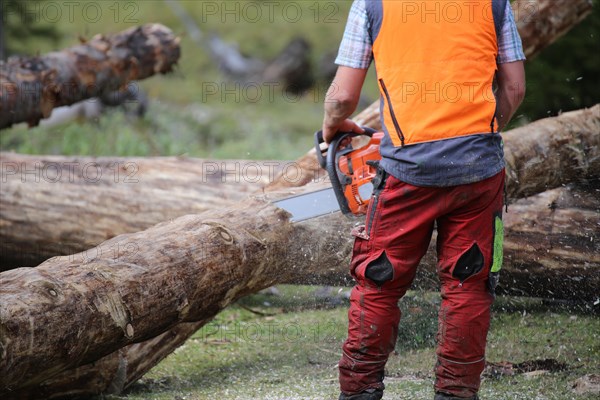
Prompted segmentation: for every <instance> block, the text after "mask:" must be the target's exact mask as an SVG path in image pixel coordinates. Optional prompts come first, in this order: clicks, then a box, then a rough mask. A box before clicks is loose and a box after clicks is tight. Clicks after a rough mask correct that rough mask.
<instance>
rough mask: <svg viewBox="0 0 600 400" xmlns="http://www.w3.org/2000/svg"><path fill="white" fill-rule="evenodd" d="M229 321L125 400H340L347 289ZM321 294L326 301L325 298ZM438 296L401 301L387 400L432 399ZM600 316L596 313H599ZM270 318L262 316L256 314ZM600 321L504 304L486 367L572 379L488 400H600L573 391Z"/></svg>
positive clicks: (515, 385)
mask: <svg viewBox="0 0 600 400" xmlns="http://www.w3.org/2000/svg"><path fill="white" fill-rule="evenodd" d="M279 290H280V291H281V294H280V295H279V296H268V295H266V294H256V295H252V296H249V297H247V298H245V299H242V300H241V301H240V302H239V304H238V305H234V306H233V307H230V308H229V309H227V310H225V311H224V312H222V313H220V314H219V315H218V316H217V317H216V318H215V320H213V321H212V322H211V323H210V324H208V325H207V326H205V327H204V328H203V329H201V330H200V331H198V332H197V333H196V334H195V335H194V336H193V337H192V338H191V339H190V340H188V341H187V343H186V344H185V345H184V346H182V347H181V348H180V349H178V350H177V351H176V352H175V353H173V354H172V355H170V356H169V357H168V358H166V359H165V360H164V361H163V362H162V363H160V364H159V365H157V366H156V367H155V368H154V369H153V370H152V371H151V372H150V373H148V374H147V375H146V376H145V377H144V378H143V379H142V380H141V381H139V382H138V383H136V384H135V385H134V386H133V387H132V388H131V390H130V391H129V392H128V393H127V394H126V395H123V396H110V397H109V398H110V399H112V400H118V399H131V400H137V399H139V400H141V399H223V400H230V399H231V400H233V399H265V400H266V399H281V400H283V399H285V400H291V399H337V395H338V394H339V392H338V384H337V369H336V364H337V361H338V359H339V356H340V346H341V344H342V342H343V340H344V339H345V337H346V327H347V317H346V312H347V305H348V304H347V300H346V297H345V296H343V294H344V292H345V291H347V290H348V289H338V288H331V289H330V290H329V292H328V293H326V294H325V295H323V290H320V289H318V288H316V287H298V286H279ZM317 291H320V292H321V295H317ZM437 298H438V295H437V294H436V293H421V292H418V293H417V292H412V293H409V294H408V295H407V297H406V298H405V299H403V300H402V309H403V312H404V317H403V321H402V322H401V328H402V329H401V331H403V332H404V333H401V337H400V338H399V341H398V344H397V347H396V352H395V353H394V354H392V356H391V357H390V361H389V362H388V365H387V367H386V370H387V371H386V375H387V377H386V385H387V390H386V395H385V397H384V399H392V398H393V399H411V400H419V399H431V398H432V397H433V389H432V382H433V373H432V368H433V365H434V362H435V356H434V342H433V339H432V337H431V335H432V333H435V322H434V323H433V324H432V320H435V313H436V310H437V305H438V304H439V302H438V300H437ZM596 311H597V310H596ZM257 312H258V313H261V314H257ZM599 332H600V320H599V319H598V317H597V315H595V314H594V312H590V311H589V310H584V309H578V310H573V309H565V308H559V307H557V306H556V305H545V304H543V303H542V302H541V301H538V300H535V299H520V298H511V297H500V298H499V299H498V301H497V302H496V304H495V306H494V313H493V320H492V328H491V332H490V335H489V340H488V354H487V358H488V360H489V361H492V362H499V361H510V362H513V363H519V362H523V361H527V360H536V359H546V358H553V359H556V360H557V361H559V362H562V363H566V364H567V368H566V369H565V370H563V371H558V372H548V373H541V374H539V375H538V374H520V375H514V376H500V377H491V376H487V375H486V376H485V377H484V379H483V384H482V390H481V395H482V398H483V399H498V400H515V399H523V400H525V399H527V400H531V399H544V400H564V399H595V398H596V397H594V395H584V396H577V395H575V394H574V392H573V391H572V390H571V389H570V385H571V384H572V382H573V381H574V380H575V379H577V378H579V377H581V376H583V375H585V374H588V373H597V372H598V370H599V369H600V333H599Z"/></svg>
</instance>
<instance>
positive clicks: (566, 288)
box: [0, 185, 600, 395]
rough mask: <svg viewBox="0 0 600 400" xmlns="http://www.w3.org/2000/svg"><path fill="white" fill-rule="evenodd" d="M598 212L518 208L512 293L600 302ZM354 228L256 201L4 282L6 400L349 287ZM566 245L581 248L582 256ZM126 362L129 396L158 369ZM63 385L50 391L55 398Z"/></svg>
mask: <svg viewBox="0 0 600 400" xmlns="http://www.w3.org/2000/svg"><path fill="white" fill-rule="evenodd" d="M309 186H311V185H309ZM310 189H311V188H307V190H310ZM549 201H550V207H549V206H548V202H549ZM563 207H564V209H563ZM578 207H591V208H592V210H584V209H580V208H578ZM599 210H600V207H599V206H598V199H597V196H596V194H595V193H592V194H589V195H581V194H574V195H572V194H569V192H568V191H567V190H566V189H558V190H556V191H554V192H551V193H547V194H543V195H539V196H536V198H531V199H526V200H523V201H522V204H518V205H513V206H512V208H511V210H510V212H509V214H508V215H509V216H510V215H511V214H513V213H514V215H515V219H513V220H512V222H511V219H510V217H508V216H507V219H506V224H507V233H508V234H507V236H508V237H507V257H506V258H507V265H506V266H505V268H504V270H503V285H504V286H503V288H504V289H505V290H506V291H507V292H509V293H515V292H517V293H519V294H524V293H523V292H525V291H533V292H534V293H539V294H541V295H546V296H547V295H548V290H552V291H553V293H551V294H552V295H556V296H560V295H561V294H568V296H577V297H578V298H581V299H590V298H593V297H595V296H597V287H598V285H599V284H600V274H599V273H598V272H599V268H600V256H599V252H598V250H599V249H598V245H597V243H598V240H600V237H599V234H598V230H597V226H598V223H600V217H599V216H600V213H599V212H598V211H599ZM538 220H541V221H544V224H543V226H542V227H541V229H539V230H536V229H532V228H531V224H532V223H533V222H534V221H538ZM523 221H525V222H523ZM352 225H353V223H352V221H350V220H348V219H346V218H344V217H342V216H341V215H339V214H332V215H329V216H325V217H321V218H319V219H314V220H309V221H305V222H303V223H297V224H290V223H289V222H288V215H287V214H286V213H285V212H283V211H281V210H278V209H276V208H275V207H274V206H272V205H271V204H269V203H268V202H265V201H264V200H261V199H255V200H252V201H251V202H246V204H244V205H240V206H238V207H234V208H230V209H226V210H222V211H219V212H206V213H204V214H202V215H190V216H185V217H181V218H178V219H176V220H174V221H171V222H167V223H162V224H159V225H157V226H155V227H153V228H150V229H148V230H147V231H144V232H140V233H135V234H127V235H121V236H118V237H116V238H113V239H111V240H109V241H107V242H105V243H103V244H102V245H101V246H99V249H98V251H96V252H95V253H96V254H99V256H97V257H95V258H94V259H88V260H85V261H84V262H77V261H74V260H79V259H81V257H77V256H74V257H56V258H53V259H51V260H48V261H47V262H45V263H43V264H42V265H40V266H39V267H37V268H19V269H14V270H11V271H7V272H3V273H2V274H0V279H2V287H1V288H0V322H1V324H0V326H1V327H2V329H1V330H0V344H1V348H2V349H3V354H2V358H1V361H0V377H1V378H0V388H2V389H0V390H1V391H2V394H3V395H8V394H9V393H11V392H12V391H13V390H16V389H18V388H20V387H28V386H37V385H39V384H41V383H42V382H44V381H46V380H47V379H50V378H52V377H53V376H56V375H57V374H58V373H60V372H61V371H65V370H68V369H72V368H75V367H76V366H78V365H85V364H87V363H90V362H93V361H96V360H100V359H102V358H103V357H106V356H109V355H110V354H111V353H114V352H116V351H118V350H119V349H121V348H122V347H124V346H127V345H130V344H132V343H136V342H142V341H144V340H147V339H149V338H151V337H154V336H156V335H159V334H161V333H162V332H165V331H167V330H169V329H172V328H173V327H174V326H175V325H176V324H178V323H180V322H187V321H208V320H209V319H210V318H211V317H212V316H214V315H215V314H216V313H218V312H219V311H220V310H221V309H222V308H224V307H226V306H227V305H229V304H231V302H233V301H235V300H236V299H238V298H240V297H242V296H244V295H247V294H249V293H253V292H256V291H258V290H260V289H262V288H265V287H268V286H271V285H272V284H275V283H281V282H306V281H307V280H310V279H312V278H313V277H314V279H316V280H319V281H322V280H323V278H326V277H331V276H337V277H342V276H346V275H347V274H346V272H345V265H346V264H347V258H348V255H349V251H350V248H351V240H350V238H349V236H348V234H347V232H348V231H349V229H350V228H351V226H352ZM548 232H552V235H548ZM511 235H513V236H514V237H511ZM528 241H532V242H533V243H529V242H528ZM511 243H513V245H511ZM565 243H568V244H569V245H572V246H573V248H572V252H571V250H570V249H567V248H566V247H565V246H564V245H565ZM541 244H543V245H544V246H545V247H544V248H548V249H550V250H549V252H548V253H547V254H543V253H541V252H540V245H541ZM130 245H134V246H135V249H136V251H134V252H131V253H125V254H122V255H121V256H120V257H119V258H118V259H114V258H111V257H105V256H103V254H106V251H105V250H103V249H106V248H112V247H114V246H120V247H123V248H127V247H129V246H130ZM553 249H555V250H553ZM524 252H527V254H528V256H524V255H523V254H524ZM556 257H559V261H558V262H556V261H555V260H556ZM548 261H551V262H552V263H554V264H553V265H548V264H547V262H548ZM545 263H546V264H545ZM324 266H330V267H329V268H324ZM434 271H435V263H432V262H430V261H428V260H425V261H424V263H423V264H422V265H421V267H420V275H423V276H427V275H432V274H434ZM536 274H538V275H536ZM518 275H521V277H520V278H518V279H515V277H517V276H518ZM513 280H514V282H513ZM432 281H433V280H431V279H426V280H423V279H421V280H420V282H421V283H422V282H432ZM427 284H428V285H430V283H427ZM527 294H529V293H527ZM30 304H33V305H35V307H32V306H30ZM73 315H77V318H73ZM201 325H202V323H200V324H197V325H193V326H192V325H189V326H188V329H183V328H182V330H181V331H174V332H173V334H172V335H171V336H170V339H165V340H164V341H161V340H162V339H158V341H159V342H160V344H156V347H150V346H152V345H151V344H147V345H144V346H141V345H140V346H141V347H140V349H139V351H140V352H146V351H147V350H148V349H149V348H152V349H153V350H152V351H151V353H156V354H158V353H159V351H158V350H160V352H161V354H164V355H166V354H168V353H169V352H170V350H172V349H173V348H174V347H173V346H176V345H178V343H180V342H181V341H182V340H184V338H183V337H187V336H189V335H191V334H192V333H193V331H194V330H195V329H197V328H199V326H201ZM35 338H44V340H43V341H38V340H36V339H35ZM163 339H164V338H163ZM148 343H150V342H148ZM167 348H168V349H167ZM123 351H125V353H121V355H114V354H113V355H110V356H109V357H113V358H114V357H121V359H123V357H132V360H133V358H134V357H137V361H135V362H134V361H132V360H129V359H127V362H126V364H127V365H128V366H129V367H128V368H131V371H135V372H129V373H128V372H127V371H126V372H123V371H122V366H121V364H122V363H123V362H121V363H116V362H115V361H114V360H113V361H110V360H105V361H102V362H101V364H98V365H99V367H98V368H108V367H107V365H108V366H110V368H112V369H113V370H115V369H116V370H117V371H114V372H113V373H108V372H106V371H104V372H103V374H102V376H105V378H104V379H105V384H108V383H114V382H115V379H117V378H115V377H118V379H117V381H118V382H120V383H119V384H120V385H121V386H120V387H125V386H126V385H127V383H131V382H133V380H135V379H137V377H138V376H139V375H141V374H143V372H144V371H145V370H147V369H148V368H150V367H151V365H152V363H151V362H148V361H147V360H146V364H145V365H141V363H142V362H143V361H144V356H143V355H140V353H139V352H138V351H137V350H135V349H134V348H126V349H124V350H123ZM123 354H125V355H123ZM145 354H147V353H145ZM130 361H131V362H130ZM155 361H156V362H157V359H155ZM136 363H137V364H136ZM93 368H94V366H87V367H84V371H83V372H82V371H79V372H78V373H77V374H75V375H71V376H70V377H71V379H74V377H80V376H82V374H83V373H84V372H85V373H87V374H91V373H92V372H91V370H93ZM119 368H120V369H119ZM86 370H87V372H86ZM119 371H121V372H119ZM118 372H119V373H118ZM123 374H125V375H123ZM65 376H69V375H68V374H66V373H65ZM128 376H129V377H130V379H133V380H128V378H127V377H128ZM98 379H100V378H98ZM52 382H53V381H47V382H46V383H44V385H47V387H50V385H52ZM57 382H58V380H57V381H54V384H55V385H58V383H57ZM109 386H110V385H109ZM117 386H118V385H117ZM86 390H87V389H86ZM16 393H17V392H16ZM16 393H15V394H16Z"/></svg>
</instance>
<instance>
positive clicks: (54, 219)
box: [0, 153, 291, 270]
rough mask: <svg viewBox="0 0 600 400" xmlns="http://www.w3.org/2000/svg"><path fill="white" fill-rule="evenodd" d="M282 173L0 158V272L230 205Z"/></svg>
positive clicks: (207, 165) (231, 166)
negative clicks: (188, 215) (119, 235)
mask: <svg viewBox="0 0 600 400" xmlns="http://www.w3.org/2000/svg"><path fill="white" fill-rule="evenodd" d="M287 166H289V163H285V162H281V161H267V160H265V161H248V160H201V159H191V158H176V157H155V158H118V157H98V158H95V157H62V156H27V155H20V154H15V153H0V170H1V171H2V174H1V178H0V179H1V180H0V183H1V185H0V204H1V207H0V237H1V238H2V240H0V270H2V269H6V268H14V267H16V266H21V267H23V266H36V265H38V264H39V263H41V262H42V261H44V260H46V259H48V258H50V257H53V256H56V255H67V254H73V253H78V252H81V251H84V250H87V249H91V248H93V247H95V246H96V245H98V244H99V243H102V242H103V241H105V240H107V239H109V238H111V237H113V236H115V235H118V234H121V233H129V232H137V231H141V230H144V229H146V228H149V227H151V226H153V225H155V224H157V223H159V222H163V221H166V220H169V219H174V218H176V217H180V216H182V215H186V214H194V213H201V212H203V211H205V210H209V209H213V208H217V207H219V206H224V205H227V204H233V203H235V202H238V201H240V200H243V199H245V198H247V197H248V195H249V194H250V193H255V192H256V191H259V190H260V188H261V186H262V185H264V184H265V183H267V182H268V181H270V180H272V179H273V177H274V175H275V174H276V173H278V172H279V170H280V169H281V168H285V167H287ZM290 174H291V172H290ZM122 251H128V250H127V249H123V248H121V249H119V248H114V249H112V250H111V252H112V254H113V255H114V256H115V257H116V256H118V254H119V253H120V252H122ZM83 254H86V257H93V256H94V254H92V253H91V252H87V253H83Z"/></svg>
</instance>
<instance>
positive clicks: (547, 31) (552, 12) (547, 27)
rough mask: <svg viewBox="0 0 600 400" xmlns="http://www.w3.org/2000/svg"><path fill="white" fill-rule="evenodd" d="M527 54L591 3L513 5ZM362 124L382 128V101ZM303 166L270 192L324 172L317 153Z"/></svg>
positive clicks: (551, 0)
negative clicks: (292, 178) (300, 176)
mask: <svg viewBox="0 0 600 400" xmlns="http://www.w3.org/2000/svg"><path fill="white" fill-rule="evenodd" d="M512 9H513V13H514V14H515V19H516V21H517V27H518V30H519V34H520V36H521V39H522V42H523V51H524V52H525V55H526V56H527V58H528V59H532V58H534V57H535V56H536V55H537V54H538V53H540V52H541V51H542V50H543V49H544V48H545V47H548V46H549V45H550V44H552V43H553V42H554V41H555V40H556V39H558V38H559V37H560V36H562V35H564V34H565V33H566V32H568V31H569V30H570V29H571V28H573V27H574V26H576V25H577V24H578V23H579V22H581V21H582V20H583V19H584V18H585V17H586V16H588V15H589V14H590V13H591V12H592V1H591V0H517V1H514V2H513V3H512ZM353 119H354V121H356V122H357V123H358V124H359V125H364V126H368V127H371V128H373V129H381V121H380V120H379V100H377V101H376V102H374V103H373V104H371V105H370V106H369V107H367V108H365V109H364V110H363V111H362V112H360V113H359V114H358V115H356V116H355V117H354V118H353ZM296 162H297V163H298V165H300V166H302V167H303V180H301V181H298V182H296V181H294V182H290V181H287V180H285V179H283V176H280V177H278V178H277V179H275V180H274V181H273V182H272V183H271V184H270V185H269V186H268V187H267V189H273V190H278V189H283V188H290V187H297V186H302V185H304V184H305V183H306V182H310V181H311V180H312V179H313V177H314V175H315V174H316V173H318V172H319V171H320V167H319V164H318V162H317V159H316V154H315V150H314V149H311V150H309V151H308V152H307V153H306V154H305V155H304V156H302V157H300V158H299V159H298V160H296Z"/></svg>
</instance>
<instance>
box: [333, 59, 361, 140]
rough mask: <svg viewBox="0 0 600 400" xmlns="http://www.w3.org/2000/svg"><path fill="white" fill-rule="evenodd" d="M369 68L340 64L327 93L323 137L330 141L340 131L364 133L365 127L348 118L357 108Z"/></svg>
mask: <svg viewBox="0 0 600 400" xmlns="http://www.w3.org/2000/svg"><path fill="white" fill-rule="evenodd" d="M367 71H368V70H367V69H360V68H350V67H344V66H340V67H338V70H337V73H336V75H335V78H334V79H333V82H332V83H331V86H330V87H329V90H328V91H327V94H326V95H325V118H324V119H323V138H324V139H325V142H327V143H329V142H331V140H333V137H334V136H335V134H336V133H337V132H338V131H345V132H350V131H352V132H356V133H363V132H364V129H362V128H361V127H360V126H358V125H356V123H354V122H353V121H352V120H349V119H347V118H348V117H350V116H351V115H352V113H353V112H354V111H355V110H356V106H357V105H358V99H359V98H360V91H361V89H362V85H363V83H364V81H365V77H366V75H367Z"/></svg>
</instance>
